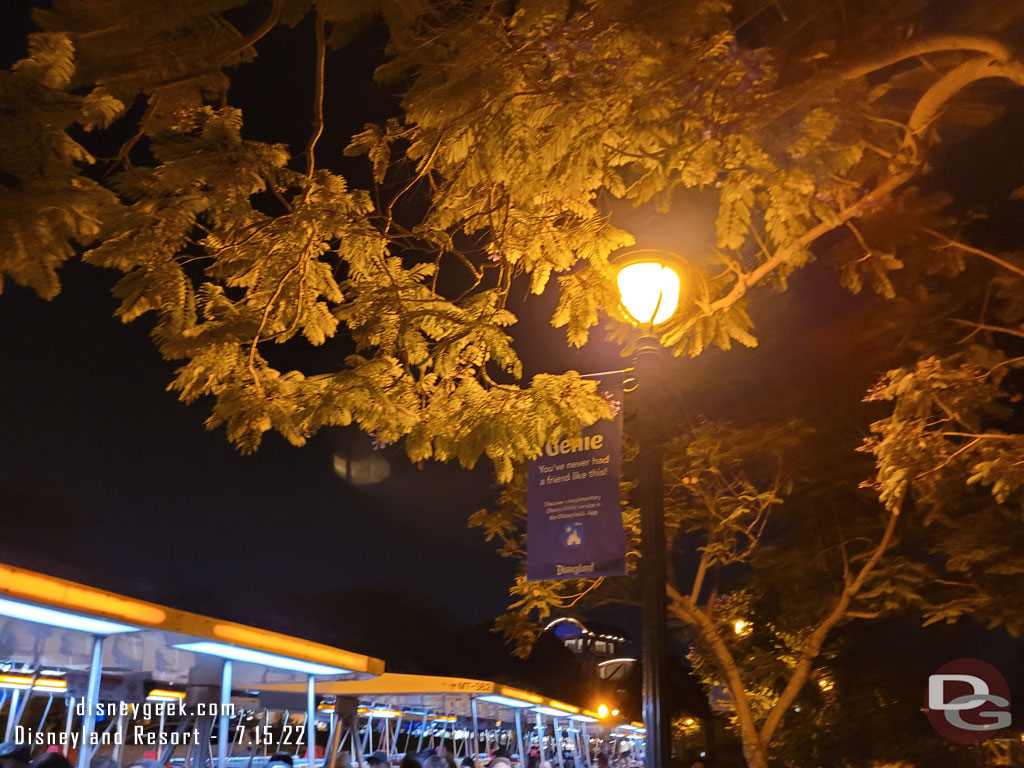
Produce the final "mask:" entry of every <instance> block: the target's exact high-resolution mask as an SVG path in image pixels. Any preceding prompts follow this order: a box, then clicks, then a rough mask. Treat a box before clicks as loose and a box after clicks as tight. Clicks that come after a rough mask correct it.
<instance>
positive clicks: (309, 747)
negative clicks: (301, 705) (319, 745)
mask: <svg viewBox="0 0 1024 768" xmlns="http://www.w3.org/2000/svg"><path fill="white" fill-rule="evenodd" d="M306 760H308V761H309V768H316V678H315V677H314V676H313V675H310V676H309V677H307V678H306Z"/></svg>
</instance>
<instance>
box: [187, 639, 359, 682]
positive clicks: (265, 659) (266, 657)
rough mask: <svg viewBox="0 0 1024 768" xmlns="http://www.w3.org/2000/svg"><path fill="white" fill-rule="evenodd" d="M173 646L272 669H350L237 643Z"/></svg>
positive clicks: (325, 671)
mask: <svg viewBox="0 0 1024 768" xmlns="http://www.w3.org/2000/svg"><path fill="white" fill-rule="evenodd" d="M174 647H175V648H181V649H182V650H183V651H193V652H195V653H208V654H209V655H211V656H219V657H220V658H222V659H232V660H233V661H248V662H250V663H251V664H262V665H263V666H265V667H273V668H274V669H287V670H291V671H293V672H305V673H306V674H307V675H341V674H347V673H350V672H351V671H352V670H350V669H343V668H342V667H329V666H327V665H326V664H317V663H316V662H313V661H303V660H302V659H292V658H289V657H287V656H278V655H277V654H276V653H266V652H264V651H255V650H253V649H252V648H240V647H238V646H237V645H227V644H226V643H215V642H212V641H205V640H204V641H203V642H198V643H181V644H179V645H176V646H174Z"/></svg>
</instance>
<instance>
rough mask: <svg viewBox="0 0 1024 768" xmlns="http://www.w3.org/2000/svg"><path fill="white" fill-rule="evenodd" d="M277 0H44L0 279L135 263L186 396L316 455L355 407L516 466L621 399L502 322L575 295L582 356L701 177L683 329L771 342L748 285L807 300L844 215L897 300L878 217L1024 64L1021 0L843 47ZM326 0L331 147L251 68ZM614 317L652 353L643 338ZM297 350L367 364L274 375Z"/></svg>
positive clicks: (694, 16) (763, 25) (739, 33)
mask: <svg viewBox="0 0 1024 768" xmlns="http://www.w3.org/2000/svg"><path fill="white" fill-rule="evenodd" d="M258 5H259V3H255V2H253V3H245V2H244V0H189V1H188V2H184V3H176V4H174V7H173V8H167V7H164V6H160V7H159V8H158V7H157V5H155V4H147V2H143V3H141V4H140V3H137V2H126V0H106V1H105V2H101V3H89V4H83V3H80V2H76V1H75V0H57V2H55V3H53V4H52V7H50V8H49V9H48V10H45V11H38V12H36V16H35V18H36V22H37V24H38V25H39V27H40V28H41V29H42V31H41V32H38V33H35V34H34V35H32V37H31V40H30V45H29V51H28V55H27V57H26V58H24V59H23V60H22V61H21V62H19V63H18V64H17V65H16V66H15V67H14V69H13V70H11V71H10V72H6V73H4V74H3V94H4V101H5V104H6V105H7V108H6V109H5V110H4V113H3V117H2V119H3V120H4V135H5V142H4V146H3V148H2V150H0V152H2V156H0V164H2V171H3V179H4V183H3V186H2V188H0V209H2V210H3V226H4V232H3V234H4V237H3V245H2V246H0V275H3V276H7V277H10V278H11V279H13V280H14V281H15V282H18V283H20V284H23V285H26V286H29V287H31V288H32V289H34V290H35V291H37V292H38V293H39V294H40V295H42V296H43V297H47V298H48V297H52V296H53V295H54V294H55V293H56V292H57V291H58V290H59V280H58V270H59V267H60V264H61V263H63V262H64V261H65V260H67V259H68V258H71V257H72V256H75V255H81V256H82V258H84V259H85V260H86V261H88V262H90V263H94V264H97V265H100V266H104V267H109V268H113V269H116V270H119V271H120V272H122V273H123V277H122V279H121V280H120V281H119V282H118V284H117V287H116V288H115V294H116V295H117V297H118V299H119V300H120V301H121V306H120V308H119V310H118V315H119V316H120V317H121V318H122V320H124V321H125V322H129V321H132V320H135V319H137V318H140V317H142V316H144V315H145V316H147V317H148V318H150V319H151V322H152V323H153V338H154V341H155V343H156V345H157V346H158V348H159V349H160V352H161V354H163V355H164V356H165V357H166V358H168V359H171V360H176V361H180V367H179V369H178V372H177V375H176V378H175V379H174V381H173V382H172V383H171V387H172V388H173V389H175V390H177V391H178V392H179V394H180V397H181V398H182V399H183V400H185V401H186V402H189V401H192V400H195V399H197V398H200V397H205V396H209V397H210V398H212V401H213V407H212V413H211V416H210V418H209V422H208V424H209V426H210V427H217V426H224V427H225V428H226V431H227V435H228V438H229V439H230V440H231V441H232V442H234V443H235V444H236V445H237V446H238V447H239V448H240V449H242V450H252V449H254V448H256V447H257V446H258V445H259V442H260V440H261V438H262V435H263V434H264V433H265V432H267V431H270V430H274V431H277V432H279V433H280V434H281V435H283V436H284V437H285V438H286V439H287V440H289V441H291V442H293V443H295V444H302V443H303V442H304V441H305V440H306V439H307V438H308V436H309V435H310V434H312V433H313V432H315V431H316V430H318V429H320V428H322V427H325V426H330V425H336V424H349V423H355V424H357V425H358V426H359V427H360V428H362V429H364V430H366V431H368V432H372V433H374V434H375V435H376V436H377V437H378V439H380V440H382V441H385V442H396V441H399V440H403V439H404V441H405V445H406V447H407V450H408V452H409V454H410V456H411V457H412V458H413V459H415V460H421V459H426V458H436V459H441V460H446V459H451V458H457V459H459V460H460V461H462V462H463V463H465V464H471V463H473V462H474V461H475V460H476V459H477V457H479V456H481V455H487V456H488V457H489V458H490V459H491V460H492V461H493V462H494V464H495V466H496V468H497V470H498V473H499V475H500V476H501V477H502V478H503V479H508V478H509V477H510V475H511V472H512V464H513V463H514V462H515V461H518V460H520V459H522V458H524V457H528V456H531V455H535V453H536V451H537V450H538V448H539V445H540V444H541V443H542V442H543V440H544V439H546V438H549V437H552V436H556V435H561V434H568V433H572V432H575V431H576V430H578V429H579V425H580V424H583V425H586V424H589V423H592V422H593V421H595V420H596V419H598V418H601V417H605V416H607V415H608V414H607V406H606V404H605V403H604V402H603V401H602V399H601V398H600V397H599V396H598V395H597V393H596V392H594V389H593V384H592V383H591V382H587V381H584V380H582V379H580V378H579V377H577V376H576V375H575V374H574V373H572V372H569V373H553V374H549V375H548V374H546V375H541V376H538V377H536V378H533V379H532V380H530V381H528V382H525V381H523V380H522V367H521V363H520V360H519V357H518V355H517V353H516V350H515V349H514V348H513V346H512V344H511V341H510V337H509V334H508V327H509V325H510V324H512V323H514V322H515V319H516V318H515V316H514V314H513V313H512V312H511V311H510V309H509V295H510V291H511V288H512V285H513V283H514V282H516V281H518V282H521V283H523V285H524V286H525V288H526V290H528V291H529V292H532V293H534V294H537V293H541V292H543V291H544V290H545V289H546V287H547V286H548V284H549V283H551V282H554V284H555V286H556V290H557V291H558V293H559V297H560V298H559V301H558V305H557V308H556V310H555V312H554V315H553V317H552V318H551V322H552V323H553V324H554V325H555V326H556V327H560V328H562V327H564V328H565V329H566V339H567V341H568V343H570V344H573V345H580V344H583V343H584V342H585V341H586V340H587V338H588V334H589V332H590V330H591V329H592V328H593V327H594V326H595V325H596V324H598V322H599V321H600V317H601V312H602V310H604V311H607V312H609V313H610V314H611V315H612V316H615V315H616V313H617V310H616V308H615V304H616V302H615V299H614V295H615V294H614V290H613V288H614V286H613V280H612V278H613V269H612V267H611V265H610V261H609V260H610V257H612V256H613V255H614V254H615V253H616V252H617V251H619V250H621V249H622V248H625V247H630V246H631V245H632V244H633V243H635V242H636V241H637V237H638V233H637V232H631V231H627V230H626V229H624V228H622V227H620V226H616V224H615V223H614V221H613V219H614V216H613V215H612V210H613V207H614V204H619V203H621V204H625V205H640V204H646V203H652V204H655V205H657V206H660V207H662V208H667V206H669V204H670V203H671V200H672V195H673V191H674V190H676V189H678V188H696V189H703V190H707V194H709V195H713V196H715V197H716V198H717V205H718V216H717V224H716V230H717V236H716V240H717V242H716V248H715V249H714V250H713V251H711V252H708V253H692V254H685V256H687V257H688V258H689V264H690V266H689V272H690V274H689V275H688V278H689V279H688V280H687V284H688V285H689V286H690V290H689V294H688V295H687V296H686V297H685V301H684V302H683V304H682V310H681V311H680V312H679V313H678V314H677V316H676V317H675V318H674V319H673V320H672V321H671V322H669V323H667V324H665V326H664V327H663V328H662V329H661V334H660V337H661V342H662V343H663V344H664V345H666V346H667V347H669V348H671V349H672V351H673V353H675V354H690V355H696V354H699V353H700V352H701V351H702V350H704V349H705V348H707V347H708V346H709V345H717V346H720V347H723V348H728V347H729V346H730V345H731V344H732V343H734V342H739V343H741V344H745V345H752V344H754V343H755V339H754V336H753V335H752V330H753V328H752V321H751V318H750V315H749V314H748V307H747V302H748V299H749V297H750V293H749V291H750V289H752V288H754V287H755V286H759V285H765V284H770V285H774V286H775V287H785V285H786V278H787V276H788V275H789V274H791V273H792V272H793V271H794V270H796V269H798V268H800V267H801V266H802V265H804V264H806V263H807V262H808V261H809V260H810V259H811V258H812V246H814V245H816V244H817V243H818V242H819V241H820V240H821V238H822V237H823V236H825V235H827V234H830V233H841V234H842V235H843V237H844V238H845V239H846V240H853V241H856V242H858V243H860V244H862V245H863V247H864V253H862V254H861V255H860V256H858V257H857V258H852V259H847V260H846V261H842V259H843V257H842V256H841V255H840V256H838V257H837V258H840V260H841V263H842V269H843V271H844V279H845V280H846V282H847V283H848V284H849V285H850V287H851V288H853V289H857V288H859V286H860V285H862V284H864V283H869V284H871V285H873V286H874V287H875V288H876V289H878V290H881V291H882V292H883V293H886V292H888V291H889V289H888V287H887V285H888V279H889V278H888V275H889V274H890V273H891V272H892V271H893V270H894V269H898V268H899V267H900V266H901V261H900V259H901V258H902V257H900V258H897V257H896V256H894V255H893V254H894V253H895V252H896V250H897V247H896V246H897V243H894V242H889V241H887V240H890V241H891V240H892V238H887V237H886V236H885V234H886V233H879V237H878V239H877V240H872V241H869V239H868V237H869V234H868V233H869V231H870V229H871V223H872V220H873V217H874V214H876V213H878V212H879V211H881V210H882V208H883V206H884V207H889V206H893V205H896V206H904V207H906V208H908V209H909V210H913V211H920V210H926V209H927V206H926V205H923V203H922V202H921V201H920V200H918V199H917V194H918V193H917V192H916V190H915V189H914V187H913V186H912V184H913V182H914V180H915V179H916V178H917V177H918V176H919V175H920V174H921V173H922V172H923V171H924V170H925V169H926V168H927V165H928V162H929V160H928V158H929V149H930V147H931V146H932V145H933V144H935V143H936V142H937V141H939V140H940V139H941V138H942V136H941V133H940V132H939V131H938V130H937V127H938V126H939V124H940V118H941V121H944V122H947V123H948V122H953V121H955V120H956V119H957V115H958V114H961V113H968V114H970V115H971V116H972V117H974V118H978V116H979V115H980V116H981V119H988V118H989V117H990V116H991V115H990V114H988V112H990V110H988V111H986V110H987V107H986V104H987V103H990V100H987V99H986V98H983V99H982V100H980V101H979V99H978V98H976V97H977V96H979V95H980V96H982V97H987V96H988V94H987V93H986V92H985V91H984V90H983V91H978V90H977V89H975V88H973V87H972V88H971V89H970V92H967V91H968V88H969V87H971V86H973V85H974V84H975V83H977V82H981V81H985V83H986V84H987V83H992V82H995V83H996V87H997V88H998V87H1000V86H999V84H1000V83H1002V84H1004V86H1005V84H1015V85H1020V84H1022V83H1024V69H1022V65H1021V64H1020V62H1019V61H1017V60H1016V59H1014V57H1013V55H1012V53H1011V51H1012V41H1009V40H1007V39H1005V34H1003V32H1004V31H1005V29H1006V28H1008V27H1007V26H1006V25H1007V24H1008V23H1009V21H1010V19H1009V18H1008V17H1007V16H1008V12H1007V11H1005V10H1004V11H1000V12H999V13H997V14H996V17H997V18H999V19H1001V20H1002V27H1001V28H1000V29H999V30H997V34H993V31H992V30H991V29H990V28H988V27H987V26H985V25H979V23H977V22H975V21H974V20H973V19H972V17H965V18H954V19H952V20H950V22H949V24H948V26H949V27H950V28H949V29H945V28H943V29H935V30H929V31H928V33H926V34H925V33H922V34H919V35H912V36H911V37H910V38H909V39H899V38H896V37H894V36H892V35H889V36H883V39H880V40H879V39H878V37H877V31H878V25H879V24H883V23H893V22H898V21H900V20H906V19H908V18H913V17H914V15H915V14H920V13H921V12H922V10H923V9H925V7H926V4H924V5H919V4H917V3H898V2H893V3H883V4H880V6H879V7H878V8H875V9H871V12H869V13H863V12H860V10H861V9H858V13H855V14H849V22H848V25H849V28H848V29H846V30H845V35H844V36H842V37H838V36H837V37H835V38H831V39H829V38H828V37H827V35H828V34H829V33H831V32H832V31H833V30H831V29H829V28H828V25H827V24H826V25H822V24H813V25H811V27H810V28H811V29H813V30H815V31H816V32H817V33H818V35H817V37H808V36H807V34H805V33H803V32H802V31H801V30H802V29H803V26H797V27H796V28H795V31H794V32H793V33H792V34H789V35H788V37H786V35H781V36H780V30H782V32H785V31H786V30H787V29H789V27H788V25H787V23H786V22H785V20H781V19H775V18H774V15H775V11H772V10H770V9H769V10H767V11H766V10H765V9H763V8H762V9H754V11H755V12H754V14H753V16H750V15H749V14H750V11H751V9H748V8H746V7H744V6H742V5H741V6H737V7H736V8H734V7H732V6H731V5H729V4H728V3H726V2H723V1H722V0H703V1H702V2H699V3H695V4H686V5H685V6H684V5H682V4H649V3H641V2H622V3H609V2H602V1H601V0H588V1H587V2H583V3H579V4H569V3H565V2H560V1H558V0H528V1H526V0H524V2H520V3H511V2H506V3H485V2H473V3H455V2H448V1H447V0H418V1H417V2H412V3H409V2H398V1H397V0H364V1H363V2H357V3H351V2H339V1H338V0H321V1H320V2H310V0H274V1H273V2H272V3H270V4H269V8H268V7H266V5H262V6H260V7H257V6H258ZM834 10H835V9H832V8H831V7H830V8H829V11H828V13H827V14H826V17H827V18H832V17H833V16H834V15H835V14H834V13H833V11H834ZM839 11H840V15H843V14H845V13H846V11H845V9H839ZM257 12H259V13H261V14H265V15H263V16H261V17H260V20H258V21H254V19H255V18H256V13H257ZM800 12H801V13H802V12H803V11H802V10H801V11H800ZM766 14H767V15H766ZM982 15H983V14H981V13H979V14H977V16H976V17H974V18H980V17H981V16H982ZM1011 15H1012V14H1011ZM304 18H311V19H312V28H313V34H312V36H311V37H312V39H310V40H308V41H307V43H306V44H308V45H309V46H311V47H312V48H314V49H315V51H316V61H317V66H316V68H315V72H314V73H313V79H314V92H315V95H316V98H315V103H314V105H313V108H312V113H313V132H312V135H311V136H310V138H309V141H308V143H307V145H306V146H305V148H303V149H301V150H300V149H299V148H297V147H288V146H285V145H282V144H280V143H274V141H275V138H274V137H273V136H267V137H260V139H262V140H259V139H255V138H248V137H247V136H246V133H247V131H246V128H245V126H244V123H243V115H242V112H241V111H240V109H239V108H238V107H237V106H233V105H231V103H230V95H231V94H230V92H229V91H228V86H229V84H230V81H229V79H228V74H227V73H228V72H229V71H230V70H231V68H233V67H238V66H244V65H246V64H247V63H248V62H250V61H251V60H252V59H253V58H254V57H255V56H256V55H257V53H258V51H259V50H260V48H259V46H260V44H261V41H262V40H263V38H264V37H265V36H266V35H267V34H269V33H270V32H271V31H274V30H275V29H278V28H281V27H289V26H295V25H298V24H299V22H300V21H301V20H303V19H304ZM375 18H381V19H383V20H384V23H386V25H387V27H388V30H389V33H390V41H389V44H388V55H387V58H386V60H385V61H384V62H383V63H382V64H381V66H380V68H379V70H378V78H379V79H380V80H381V81H384V82H392V83H396V84H397V85H396V86H395V87H398V88H400V89H401V92H402V99H401V110H400V113H399V114H396V116H395V117H394V118H393V119H389V120H387V121H386V122H385V123H383V124H379V125H377V124H372V125H367V126H366V129H365V130H364V131H362V132H361V133H358V134H357V135H355V136H354V137H353V138H352V140H351V143H350V144H349V146H348V149H347V153H348V154H350V155H352V156H354V157H365V159H366V162H367V163H368V165H369V167H370V169H371V175H372V178H373V180H374V184H373V186H372V187H371V188H367V189H358V188H356V187H354V186H353V185H352V184H351V183H350V182H349V181H348V180H347V179H346V178H345V177H344V176H342V175H341V173H340V172H339V169H338V168H327V167H324V166H323V165H322V164H319V163H318V162H317V152H316V151H317V146H318V142H319V139H320V136H321V135H322V133H323V129H324V118H323V116H324V108H323V105H324V101H325V99H328V98H330V94H331V89H330V84H329V83H326V82H325V77H326V67H325V62H326V61H327V57H328V51H329V49H330V48H331V47H337V46H342V45H345V44H348V43H349V42H350V41H351V40H352V39H353V38H354V37H355V36H357V35H358V33H359V30H360V29H361V28H363V27H364V26H365V25H366V24H368V23H374V22H373V19H375ZM743 18H746V19H747V21H745V22H743V23H740V22H739V20H740V19H743ZM844 18H845V16H844ZM751 19H753V21H752V22H751V21H750V20H751ZM765 19H768V21H767V22H765ZM866 19H872V20H873V21H872V22H871V23H870V24H868V23H867V22H866V21H865V20H866ZM243 21H245V22H246V23H244V24H243V23H242V22H243ZM988 26H989V27H990V26H991V25H988ZM293 34H297V33H293ZM787 34H788V33H787ZM823 35H825V37H823ZM780 41H781V42H780ZM801 48H802V50H796V49H801ZM865 52H867V53H868V54H869V55H868V56H865V55H864V54H865ZM796 53H800V54H802V55H796ZM908 105H909V106H908ZM83 129H84V130H87V131H88V130H91V131H92V134H90V135H85V134H82V133H81V131H82V130H83ZM97 132H103V135H109V137H108V138H106V139H103V136H97V137H96V141H95V143H96V146H98V147H99V146H103V142H104V141H106V142H107V145H109V142H110V138H117V137H120V139H123V143H121V147H120V149H119V151H118V152H117V155H116V157H113V158H108V159H106V161H105V162H104V163H102V164H100V165H93V164H92V163H93V155H92V154H90V151H89V150H88V149H87V147H88V146H89V145H90V144H91V143H93V141H92V136H95V135H96V134H97ZM73 137H74V138H73ZM616 201H619V202H618V203H616ZM931 223H932V224H933V225H934V226H935V227H937V228H939V230H941V231H942V232H943V233H945V234H947V235H949V236H950V237H952V232H951V231H950V228H949V226H948V223H947V225H946V226H943V225H942V222H931ZM888 234H890V235H891V234H893V233H888ZM896 234H905V233H896ZM932 245H936V243H932ZM518 282H517V284H518ZM614 333H615V335H616V336H617V337H618V338H620V340H622V341H624V342H626V347H627V350H628V348H629V340H630V336H631V333H632V332H631V331H628V330H626V329H625V328H624V327H622V326H618V327H616V330H615V331H614ZM300 339H303V340H305V342H306V343H308V344H311V345H323V344H326V343H330V344H332V345H333V346H334V347H335V348H338V349H339V350H343V352H342V353H341V354H339V355H337V357H341V358H343V359H344V363H343V364H342V365H341V366H340V368H339V369H337V370H333V371H327V372H316V373H313V372H303V371H300V370H292V369H289V367H288V366H287V365H282V364H281V362H275V361H279V360H282V361H283V359H284V358H281V356H280V355H279V353H278V352H277V351H276V348H277V346H278V345H282V344H289V343H290V344H291V345H292V346H294V345H295V344H298V343H300V342H299V340H300Z"/></svg>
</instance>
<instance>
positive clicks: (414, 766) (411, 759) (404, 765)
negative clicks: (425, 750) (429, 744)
mask: <svg viewBox="0 0 1024 768" xmlns="http://www.w3.org/2000/svg"><path fill="white" fill-rule="evenodd" d="M428 759H429V758H428ZM399 768H423V763H421V762H420V759H419V758H418V757H417V756H416V755H415V754H413V753H412V752H406V753H405V757H403V758H402V762H401V764H400V765H399Z"/></svg>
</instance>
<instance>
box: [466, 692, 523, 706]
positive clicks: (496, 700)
mask: <svg viewBox="0 0 1024 768" xmlns="http://www.w3.org/2000/svg"><path fill="white" fill-rule="evenodd" d="M478 698H479V700H480V701H487V702H490V703H491V704H502V705H504V706H506V707H518V708H524V707H532V706H533V705H534V702H532V701H522V700H520V699H513V698H510V697H508V696H498V695H497V694H491V695H488V696H479V697H478Z"/></svg>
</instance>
